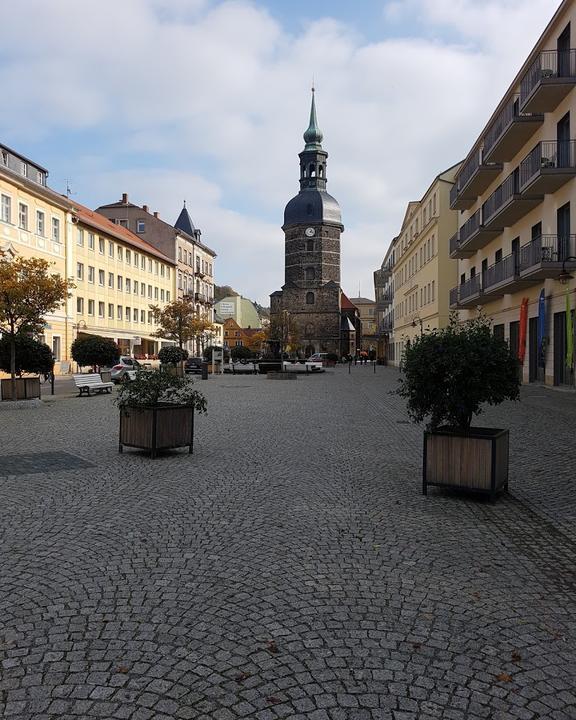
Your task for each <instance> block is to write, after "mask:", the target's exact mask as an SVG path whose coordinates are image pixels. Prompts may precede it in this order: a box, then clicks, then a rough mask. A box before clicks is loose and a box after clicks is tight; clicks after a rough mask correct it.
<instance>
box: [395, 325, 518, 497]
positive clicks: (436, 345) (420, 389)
mask: <svg viewBox="0 0 576 720" xmlns="http://www.w3.org/2000/svg"><path fill="white" fill-rule="evenodd" d="M402 367H403V371H404V376H403V378H402V379H401V380H400V387H399V389H398V390H397V393H398V394H399V395H400V396H401V397H403V398H404V399H405V400H406V405H407V411H408V415H409V417H410V419H411V420H412V421H413V422H416V423H422V422H426V432H425V458H424V477H423V480H424V488H423V489H424V491H426V487H427V484H437V485H445V486H456V487H468V488H472V489H476V490H484V491H486V492H490V494H491V495H494V493H495V491H496V490H499V489H501V488H502V487H505V486H506V485H507V481H508V431H507V430H495V429H491V428H472V427H471V423H472V418H473V417H474V416H477V415H479V414H480V413H481V412H482V406H483V405H485V404H489V405H498V404H499V403H502V402H504V400H517V399H518V397H519V388H520V379H519V374H518V361H517V359H516V357H515V354H514V352H513V351H512V350H510V348H509V346H508V344H507V343H506V342H505V341H504V340H502V339H500V338H497V337H495V336H494V334H493V333H492V328H491V323H490V321H489V320H488V319H487V318H485V317H483V316H480V317H478V318H475V319H473V320H470V321H468V322H465V323H462V324H459V323H458V315H457V313H455V314H452V315H451V318H450V323H449V325H448V326H447V327H446V328H443V329H441V330H434V331H431V332H426V333H424V334H422V335H420V336H419V337H416V339H415V340H413V341H412V343H411V344H410V345H409V346H407V347H406V349H405V351H404V356H403V358H402ZM438 438H439V439H438ZM451 438H452V439H453V440H451ZM454 438H456V439H454ZM475 441H477V442H475ZM488 451H489V454H486V453H488ZM473 458H474V459H473ZM504 464H505V467H504ZM488 472H489V476H488V475H487V474H486V473H488ZM482 473H485V475H484V476H482ZM488 480H489V481H490V482H489V484H487V483H488Z"/></svg>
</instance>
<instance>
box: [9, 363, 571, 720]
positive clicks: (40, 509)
mask: <svg viewBox="0 0 576 720" xmlns="http://www.w3.org/2000/svg"><path fill="white" fill-rule="evenodd" d="M397 377H398V375H397V372H396V371H395V370H393V369H389V368H382V367H378V368H377V370H376V373H373V372H372V367H370V366H366V367H363V366H356V367H354V366H353V367H352V372H351V373H350V374H348V369H347V368H346V367H339V368H336V370H335V371H334V372H331V373H326V374H324V375H322V376H315V377H300V378H299V379H298V381H297V382H290V383H273V382H269V381H267V379H266V378H265V377H262V376H221V377H217V378H212V379H210V380H209V381H207V382H200V381H199V382H198V387H199V389H201V390H202V391H204V392H205V393H206V395H207V398H208V415H206V416H203V417H199V418H198V419H197V425H196V442H195V449H194V454H193V455H192V456H189V455H187V453H186V451H184V450H183V451H175V452H171V453H165V454H163V455H161V456H160V457H159V458H157V459H156V460H151V459H150V458H148V456H147V455H145V454H143V453H141V452H139V451H132V450H127V451H126V452H125V453H124V454H123V455H120V454H118V442H117V441H118V409H117V407H116V406H115V405H114V403H113V397H112V396H95V397H90V398H86V397H83V398H76V397H65V396H58V397H56V398H50V397H48V398H46V402H45V404H44V405H43V407H41V408H39V409H36V410H14V411H9V412H7V411H4V412H2V414H1V417H0V421H1V424H0V453H1V455H0V466H2V463H3V462H6V461H4V460H3V459H2V456H13V455H17V454H26V455H30V456H32V455H36V454H40V453H68V454H69V455H71V456H73V457H74V458H76V459H80V460H83V461H84V463H82V464H85V467H79V466H78V464H76V465H73V464H72V465H70V466H65V467H62V466H60V465H54V464H52V463H50V462H48V463H46V465H45V467H44V471H42V472H39V471H38V470H39V468H38V466H37V464H38V463H41V462H42V457H41V456H40V455H38V457H36V458H31V459H29V462H30V472H29V473H28V474H20V475H14V474H12V472H11V471H10V473H8V472H6V470H5V469H4V471H2V467H0V497H1V502H0V716H1V717H6V718H10V719H11V720H29V719H31V718H34V719H38V720H40V719H41V718H42V719H48V718H54V719H56V718H58V720H62V719H71V718H79V717H80V718H126V719H130V720H148V719H152V718H155V719H158V720H160V719H162V720H167V719H168V718H190V719H198V720H200V719H202V720H235V719H236V718H256V719H257V720H276V719H277V718H294V719H296V718H310V719H311V720H384V719H388V718H389V719H391V720H431V719H433V718H434V719H436V718H442V719H444V718H446V720H479V719H482V718H487V719H489V720H507V719H509V718H510V719H516V718H517V719H519V720H536V719H538V718H551V719H553V720H574V718H576V680H575V678H576V600H575V594H576V573H575V567H576V566H575V562H576V499H575V497H574V491H575V480H574V475H575V470H576V461H575V458H576V432H575V430H576V405H575V402H574V395H573V394H570V393H562V392H555V391H552V390H549V389H544V388H541V387H524V388H522V401H521V402H520V403H517V404H510V403H508V404H505V405H502V406H500V407H497V408H488V409H487V410H486V412H485V414H484V415H482V416H480V418H479V419H478V420H477V421H476V423H475V424H480V425H481V424H484V425H488V426H492V427H509V428H510V431H511V433H510V436H511V459H510V493H509V494H508V495H506V496H504V497H502V498H501V499H500V500H498V501H497V502H496V503H495V504H491V503H489V502H487V501H485V500H482V499H476V498H471V497H469V496H465V495H455V494H448V493H441V492H438V491H437V490H434V489H431V490H430V494H429V496H428V497H424V496H422V494H421V452H422V429H421V428H418V427H415V426H412V425H410V424H407V423H406V420H407V417H406V414H405V412H404V408H403V404H402V401H401V400H400V399H399V398H398V397H395V396H393V395H391V394H390V390H391V389H392V388H393V387H394V386H395V383H396V380H397ZM4 468H5V466H4Z"/></svg>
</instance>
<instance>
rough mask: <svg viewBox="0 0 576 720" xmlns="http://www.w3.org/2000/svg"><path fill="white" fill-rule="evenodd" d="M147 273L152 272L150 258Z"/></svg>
mask: <svg viewBox="0 0 576 720" xmlns="http://www.w3.org/2000/svg"><path fill="white" fill-rule="evenodd" d="M148 272H149V273H151V272H152V260H151V259H150V258H148Z"/></svg>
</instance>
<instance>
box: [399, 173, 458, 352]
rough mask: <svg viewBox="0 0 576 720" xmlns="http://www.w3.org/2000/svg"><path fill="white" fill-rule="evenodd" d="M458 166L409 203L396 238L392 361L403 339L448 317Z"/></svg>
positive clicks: (453, 279) (443, 323)
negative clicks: (453, 199)
mask: <svg viewBox="0 0 576 720" xmlns="http://www.w3.org/2000/svg"><path fill="white" fill-rule="evenodd" d="M459 167H460V165H459V164H458V165H454V166H453V167H451V168H449V169H448V170H445V171H444V172H442V173H440V174H439V175H438V176H437V177H436V178H435V179H434V181H433V182H432V184H431V185H430V187H429V188H428V190H427V191H426V192H425V193H424V196H423V197H422V199H421V200H420V201H418V202H415V201H412V202H410V203H408V207H407V209H406V213H405V215H404V221H403V223H402V228H401V231H400V234H399V235H398V237H397V238H395V262H394V268H393V288H394V290H393V298H392V308H393V332H394V344H395V347H394V353H393V357H394V359H393V360H391V362H392V364H394V365H399V364H400V362H401V360H402V353H403V350H404V347H405V345H406V343H407V342H408V341H412V340H413V339H414V337H415V336H417V335H419V334H420V333H421V332H424V331H425V330H435V329H437V328H441V327H445V326H446V325H447V323H448V319H449V308H448V295H449V290H450V288H451V287H452V286H453V285H454V284H455V282H456V279H457V264H456V263H455V262H454V261H453V260H451V259H450V255H449V242H450V238H451V237H452V236H453V235H454V232H455V231H456V229H457V226H458V215H457V213H456V212H454V211H453V210H451V209H450V190H451V188H452V186H453V183H454V178H455V176H456V173H457V172H458V169H459Z"/></svg>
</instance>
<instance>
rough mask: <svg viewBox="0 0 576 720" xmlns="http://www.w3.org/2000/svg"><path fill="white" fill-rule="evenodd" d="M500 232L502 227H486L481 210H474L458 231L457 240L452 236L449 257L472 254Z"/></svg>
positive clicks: (469, 255)
mask: <svg viewBox="0 0 576 720" xmlns="http://www.w3.org/2000/svg"><path fill="white" fill-rule="evenodd" d="M501 232H502V228H487V227H486V226H485V225H484V224H483V223H482V211H481V210H480V209H478V210H476V212H475V213H474V215H472V216H471V217H469V218H468V220H466V222H465V223H464V225H462V227H461V228H460V230H459V231H458V239H457V241H455V240H454V238H452V241H451V242H452V245H451V247H450V257H452V258H465V257H471V256H472V255H474V253H475V252H476V250H479V249H480V248H482V247H484V246H485V245H487V244H488V243H489V242H490V240H492V239H493V238H495V237H496V236H497V235H499V234H500V233H501Z"/></svg>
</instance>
